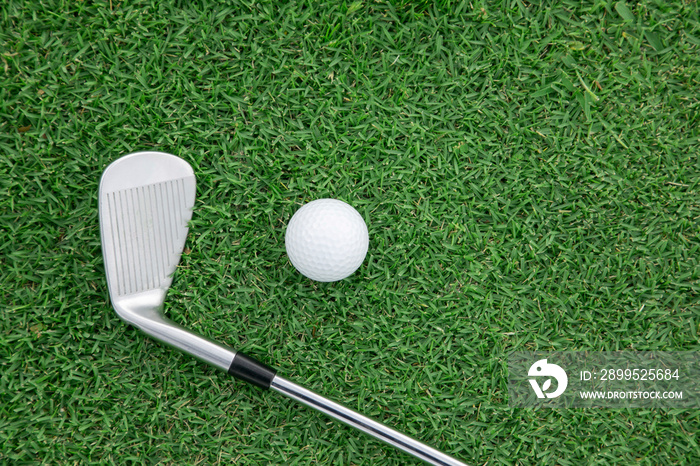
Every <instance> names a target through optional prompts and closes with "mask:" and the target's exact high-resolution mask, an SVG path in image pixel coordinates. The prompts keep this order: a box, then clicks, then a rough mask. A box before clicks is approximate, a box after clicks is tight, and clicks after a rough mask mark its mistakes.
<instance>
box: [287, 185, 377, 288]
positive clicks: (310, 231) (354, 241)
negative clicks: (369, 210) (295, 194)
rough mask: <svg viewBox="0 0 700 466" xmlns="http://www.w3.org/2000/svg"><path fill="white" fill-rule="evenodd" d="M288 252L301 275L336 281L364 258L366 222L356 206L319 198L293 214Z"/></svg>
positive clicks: (366, 243)
mask: <svg viewBox="0 0 700 466" xmlns="http://www.w3.org/2000/svg"><path fill="white" fill-rule="evenodd" d="M284 242H285V247H286V248H287V255H288V256H289V260H290V261H291V262H292V265H294V267H295V268H296V269H297V270H298V271H299V272H301V274H302V275H304V276H306V277H308V278H310V279H312V280H316V281H319V282H334V281H337V280H342V279H343V278H345V277H347V276H349V275H350V274H352V273H353V272H354V271H355V270H357V268H358V267H359V266H360V265H361V264H362V261H364V260H365V255H366V254H367V248H368V246H369V234H368V232H367V225H366V224H365V221H364V220H363V219H362V216H361V215H360V213H359V212H358V211H356V210H355V209H354V208H353V207H351V206H350V205H348V204H346V203H345V202H343V201H339V200H337V199H318V200H316V201H313V202H309V203H308V204H306V205H304V206H302V208H301V209H299V210H297V211H296V213H295V214H294V215H293V216H292V219H291V220H290V221H289V225H287V232H286V234H285V237H284Z"/></svg>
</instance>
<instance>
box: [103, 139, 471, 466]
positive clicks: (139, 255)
mask: <svg viewBox="0 0 700 466" xmlns="http://www.w3.org/2000/svg"><path fill="white" fill-rule="evenodd" d="M195 185H196V183H195V176H194V172H193V170H192V167H190V165H189V164H188V163H187V162H185V161H184V160H182V159H180V158H178V157H176V156H174V155H170V154H165V153H162V152H137V153H133V154H130V155H126V156H124V157H122V158H120V159H118V160H116V161H115V162H113V163H112V164H111V165H109V166H108V167H107V168H106V169H105V171H104V173H103V174H102V179H101V181H100V188H99V218H100V235H101V239H102V254H103V257H104V264H105V273H106V275H107V285H108V288H109V295H110V299H111V301H112V305H113V306H114V309H115V310H116V312H117V314H118V315H119V317H121V318H122V319H123V320H125V321H126V322H128V323H129V324H131V325H133V326H135V327H137V328H139V329H140V330H141V331H143V332H144V333H146V334H147V335H149V336H151V337H153V338H155V339H156V340H159V341H161V342H163V343H166V344H168V345H170V346H172V347H174V348H176V349H178V350H180V351H183V352H185V353H187V354H189V355H192V356H194V357H195V358H198V359H200V360H201V361H204V362H206V363H208V364H211V365H212V366H214V367H216V368H219V369H221V370H223V371H226V372H228V373H229V374H230V375H232V376H234V377H236V378H238V379H241V380H244V381H246V382H249V383H252V384H253V385H256V386H258V387H260V388H263V389H272V390H274V391H276V392H279V393H282V394H283V395H286V396H287V397H289V398H291V399H293V400H296V401H298V402H299V403H302V404H304V405H307V406H310V407H311V408H314V409H316V410H318V411H321V412H322V413H325V414H327V415H328V416H330V417H332V418H334V419H336V420H339V421H341V422H343V423H345V424H348V425H350V426H352V427H355V428H357V429H359V430H361V431H363V432H365V433H367V434H369V435H371V436H373V437H375V438H377V439H379V440H382V441H384V442H386V443H388V444H389V445H393V446H394V447H396V448H398V449H400V450H402V451H404V452H406V453H409V454H411V455H413V456H415V457H417V458H419V459H421V460H423V461H425V462H427V463H430V464H435V465H463V464H464V463H462V462H460V461H458V460H456V459H454V458H452V457H451V456H449V455H446V454H444V453H442V452H440V451H438V450H435V449H434V448H431V447H429V446H427V445H425V444H423V443H421V442H419V441H417V440H415V439H413V438H411V437H408V436H407V435H404V434H402V433H400V432H398V431H396V430H394V429H391V428H389V427H387V426H385V425H383V424H381V423H379V422H377V421H374V420H372V419H370V418H368V417H365V416H363V415H361V414H359V413H357V412H355V411H353V410H351V409H348V408H346V407H344V406H341V405H339V404H337V403H335V402H333V401H330V400H328V399H326V398H324V397H322V396H320V395H318V394H316V393H314V392H312V391H310V390H307V389H305V388H303V387H301V386H299V385H297V384H295V383H292V382H290V381H288V380H285V379H283V378H282V377H280V376H279V375H277V374H276V371H275V370H274V369H272V368H270V367H268V366H267V365H265V364H262V363H260V362H259V361H257V360H255V359H253V358H251V357H250V356H247V355H245V354H243V353H241V352H238V351H235V350H233V349H231V348H228V347H226V346H223V345H220V344H218V343H215V342H213V341H211V340H209V339H207V338H204V337H202V336H199V335H197V334H195V333H193V332H191V331H189V330H187V329H185V328H183V327H181V326H179V325H177V324H175V323H174V322H171V321H170V320H168V319H167V318H166V317H165V315H164V313H163V304H164V302H165V295H166V293H167V291H168V288H169V287H170V284H171V282H172V275H173V273H174V272H175V269H176V267H177V264H178V262H179V261H180V255H181V254H182V250H183V248H184V246H185V239H186V237H187V230H188V222H189V220H190V218H191V216H192V208H193V206H194V201H195Z"/></svg>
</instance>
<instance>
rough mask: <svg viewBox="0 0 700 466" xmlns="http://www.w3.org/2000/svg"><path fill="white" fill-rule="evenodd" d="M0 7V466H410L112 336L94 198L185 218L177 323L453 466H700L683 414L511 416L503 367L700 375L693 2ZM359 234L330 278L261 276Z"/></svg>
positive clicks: (690, 418) (173, 357) (697, 31)
mask: <svg viewBox="0 0 700 466" xmlns="http://www.w3.org/2000/svg"><path fill="white" fill-rule="evenodd" d="M179 3H180V2H172V4H170V3H169V2H156V1H153V0H151V1H137V2H117V1H110V2H107V1H104V2H75V1H68V0H65V1H60V0H28V1H22V2H20V1H17V0H9V2H4V3H3V6H1V7H0V284H1V285H2V288H3V290H4V293H3V297H2V298H0V463H3V464H13V465H15V464H28V463H32V464H35V463H45V464H56V463H61V464H85V463H108V464H125V463H129V462H131V463H133V464H141V463H145V464H153V463H157V464H216V463H219V462H220V463H222V464H231V463H236V464H265V463H270V464H313V463H318V464H336V465H341V464H373V465H375V464H376V465H389V464H392V465H399V464H407V463H408V462H409V461H410V459H409V457H407V456H405V455H404V454H402V453H400V452H397V451H395V450H393V449H391V448H389V447H385V446H384V445H383V444H381V443H379V442H377V441H374V440H372V439H370V438H368V437H365V436H363V435H362V434H360V433H357V432H355V431H353V430H352V429H350V428H346V427H344V426H341V425H338V424H336V423H333V422H331V421H329V420H328V419H327V418H325V417H324V416H322V415H320V414H317V413H315V412H312V411H311V410H308V409H305V408H302V407H300V406H298V405H296V404H294V403H293V402H291V401H288V400H286V399H285V398H283V397H281V396H279V395H277V394H275V393H271V392H261V391H259V390H257V389H256V388H254V387H249V386H246V385H244V384H243V383H240V382H237V381H234V380H230V379H229V378H228V377H227V376H226V375H225V374H221V373H218V372H216V371H215V370H214V369H211V368H209V367H207V366H205V365H204V364H202V363H199V362H197V361H195V360H192V359H191V358H189V357H187V356H185V355H181V354H179V353H176V352H174V351H172V350H170V349H168V348H166V347H164V346H162V345H160V344H158V343H156V342H154V341H152V340H150V339H148V338H147V337H145V336H143V335H142V334H140V333H138V332H137V331H135V330H134V329H132V328H129V327H128V326H127V325H126V324H124V323H122V322H121V321H120V320H119V319H118V317H117V316H116V314H115V313H114V312H113V311H112V309H111V306H110V303H109V300H108V294H107V288H106V283H105V280H104V273H103V272H104V271H103V266H102V259H101V252H100V241H99V228H98V221H97V198H96V193H97V186H98V182H99V177H100V174H101V172H102V170H103V169H104V168H105V167H106V165H107V164H108V163H110V162H111V161H113V160H115V159H117V158H118V157H119V156H121V155H124V154H127V153H129V152H131V151H137V150H144V149H155V150H162V151H166V152H171V153H174V154H176V155H179V156H181V157H183V158H185V159H186V160H187V161H189V162H190V163H191V164H192V165H193V167H194V169H195V172H196V174H197V177H198V199H197V203H196V206H195V211H194V216H193V220H192V223H191V228H190V236H189V239H188V243H187V248H188V249H187V251H186V253H185V255H184V256H183V261H182V264H181V267H180V268H179V269H178V272H177V274H176V278H175V281H174V284H173V288H172V289H171V291H170V294H169V296H168V300H167V311H168V313H169V315H170V316H171V317H172V318H173V319H174V320H176V321H178V322H181V323H183V324H185V325H186V326H188V327H191V328H194V329H196V330H197V331H199V332H201V333H203V334H204V335H207V336H209V337H211V338H214V339H216V340H220V341H224V342H227V343H228V344H230V345H231V346H233V347H235V348H241V349H243V350H245V351H246V352H248V353H250V354H253V355H255V356H257V357H258V358H259V359H262V360H264V361H266V362H269V363H271V364H274V365H275V366H276V367H278V368H279V370H280V372H281V373H282V374H284V375H285V376H287V377H288V378H290V379H292V380H295V381H297V382H299V383H302V384H304V385H307V386H308V387H309V388H312V389H314V390H317V391H319V392H321V393H323V394H325V395H326V396H328V397H330V398H333V399H335V400H338V401H341V402H343V403H345V404H347V405H349V406H350V407H353V408H356V409H358V410H360V411H361V412H363V413H365V414H368V415H371V416H373V417H376V418H378V419H381V420H383V421H385V422H386V423H387V424H389V425H392V426H394V427H396V428H398V429H399V430H402V431H405V432H407V433H409V434H411V435H414V436H416V437H418V438H419V439H421V440H423V441H425V442H427V443H429V444H431V445H433V446H435V447H437V448H439V449H442V450H445V451H447V452H450V453H452V454H453V455H455V456H457V457H459V458H461V459H463V460H464V461H466V462H468V463H471V464H487V463H488V464H501V463H503V464H511V463H518V464H535V463H540V464H562V465H568V464H572V465H573V464H648V465H659V464H698V463H700V453H699V452H700V446H699V445H698V443H699V442H698V437H697V432H698V431H699V430H700V414H699V413H698V411H652V410H639V409H637V410H632V409H629V410H617V411H612V410H604V409H601V410H560V411H554V410H524V409H511V408H508V407H507V404H506V403H507V391H506V389H507V385H506V377H507V370H506V359H507V356H508V354H510V353H511V352H514V351H522V350H535V349H536V350H623V349H628V350H675V351H697V350H698V349H700V345H699V344H698V342H699V337H698V335H699V333H700V332H699V330H700V328H699V326H700V294H699V293H700V282H699V278H700V262H699V260H698V255H699V253H700V238H699V236H698V231H699V229H700V202H699V199H700V189H699V183H700V181H699V180H700V162H699V161H698V148H699V146H700V144H699V142H700V141H699V136H700V133H699V131H698V124H699V123H700V104H699V100H698V96H699V95H700V25H699V16H700V15H699V12H698V6H697V4H696V3H695V2H688V1H676V2H661V1H656V2H640V3H633V2H629V3H628V4H627V5H625V4H623V3H614V2H605V1H597V2H592V3H588V2H587V3H586V4H584V5H581V3H580V2H573V1H567V2H564V3H563V4H562V3H560V2H555V3H556V4H557V6H551V7H549V6H547V7H538V6H536V5H535V4H528V3H527V2H519V1H508V2H492V3H485V2H481V1H475V2H471V3H466V4H456V3H454V2H438V3H439V5H438V6H436V7H433V6H431V3H430V2H425V1H418V2H415V3H413V2H410V1H403V0H402V1H396V2H393V3H391V4H384V3H381V2H354V3H351V4H348V3H337V4H333V2H330V5H329V6H319V5H317V3H319V2H309V3H300V2H291V3H289V4H288V3H287V2H278V3H268V2H258V3H253V2H249V3H245V2H235V3H234V2H231V3H226V4H217V3H215V2H210V1H193V2H183V5H184V6H176V5H177V4H179ZM320 197H335V198H339V199H343V200H345V201H347V202H349V203H351V204H352V205H354V206H355V207H356V208H357V209H358V210H359V211H360V212H361V213H362V214H363V216H364V217H365V218H366V219H367V222H368V226H369V231H370V241H371V242H370V252H369V254H368V257H367V260H366V261H365V263H364V265H363V266H362V267H361V268H360V270H359V271H358V272H357V273H356V274H354V275H353V276H352V277H351V278H349V279H347V280H344V281H341V282H338V283H334V284H319V283H314V282H311V281H309V280H307V279H305V278H304V277H302V276H301V275H299V274H298V273H297V272H295V270H294V269H293V267H292V266H291V265H290V264H289V262H288V260H287V258H286V255H285V251H284V229H285V224H286V222H287V221H288V220H289V218H290V217H291V215H292V214H293V213H294V211H295V210H296V209H297V208H299V206H301V205H302V204H303V203H305V202H308V201H310V200H313V199H316V198H320Z"/></svg>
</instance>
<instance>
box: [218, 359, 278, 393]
mask: <svg viewBox="0 0 700 466" xmlns="http://www.w3.org/2000/svg"><path fill="white" fill-rule="evenodd" d="M228 373H229V375H232V376H234V377H235V378H237V379H241V380H244V381H246V382H248V383H251V384H253V385H255V386H257V387H260V388H262V389H264V390H267V389H268V388H270V384H271V383H272V379H274V378H275V374H276V373H277V371H276V370H274V369H273V368H271V367H269V366H266V365H265V364H263V363H261V362H260V361H257V360H255V359H253V358H251V357H250V356H248V355H247V354H244V353H241V352H237V353H236V356H234V358H233V361H232V362H231V367H229V368H228Z"/></svg>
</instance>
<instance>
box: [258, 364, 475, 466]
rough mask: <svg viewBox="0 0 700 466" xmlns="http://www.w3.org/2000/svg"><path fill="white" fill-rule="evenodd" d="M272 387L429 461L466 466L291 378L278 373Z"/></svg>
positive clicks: (451, 465) (437, 463)
mask: <svg viewBox="0 0 700 466" xmlns="http://www.w3.org/2000/svg"><path fill="white" fill-rule="evenodd" d="M270 389H272V390H274V391H276V392H279V393H281V394H283V395H285V396H287V397H289V398H291V399H293V400H295V401H298V402H299V403H302V404H304V405H306V406H309V407H310V408H313V409H315V410H318V411H320V412H322V413H324V414H326V415H328V416H330V417H332V418H334V419H336V420H338V421H340V422H343V423H345V424H347V425H349V426H351V427H354V428H356V429H358V430H361V431H362V432H364V433H366V434H368V435H371V436H372V437H375V438H377V439H379V440H382V441H383V442H386V443H388V444H389V445H391V446H393V447H395V448H398V449H399V450H402V451H404V452H406V453H408V454H410V455H413V456H415V457H416V458H419V459H421V460H423V461H425V462H427V463H430V464H434V465H444V466H447V465H449V466H458V465H461V466H464V463H462V462H461V461H458V460H456V459H455V458H452V457H451V456H449V455H446V454H445V453H442V452H440V451H438V450H436V449H434V448H432V447H429V446H428V445H425V444H424V443H421V442H419V441H418V440H416V439H413V438H411V437H409V436H407V435H405V434H402V433H401V432H398V431H396V430H394V429H392V428H390V427H387V426H385V425H384V424H382V423H380V422H377V421H375V420H373V419H370V418H368V417H366V416H363V415H362V414H359V413H357V412H355V411H353V410H351V409H349V408H346V407H345V406H342V405H340V404H338V403H335V402H333V401H331V400H329V399H327V398H324V397H322V396H321V395H318V394H317V393H314V392H312V391H311V390H307V389H306V388H304V387H301V386H299V385H297V384H295V383H293V382H290V381H289V380H285V379H283V378H282V377H280V376H278V375H275V377H274V378H273V379H272V383H271V384H270Z"/></svg>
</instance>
